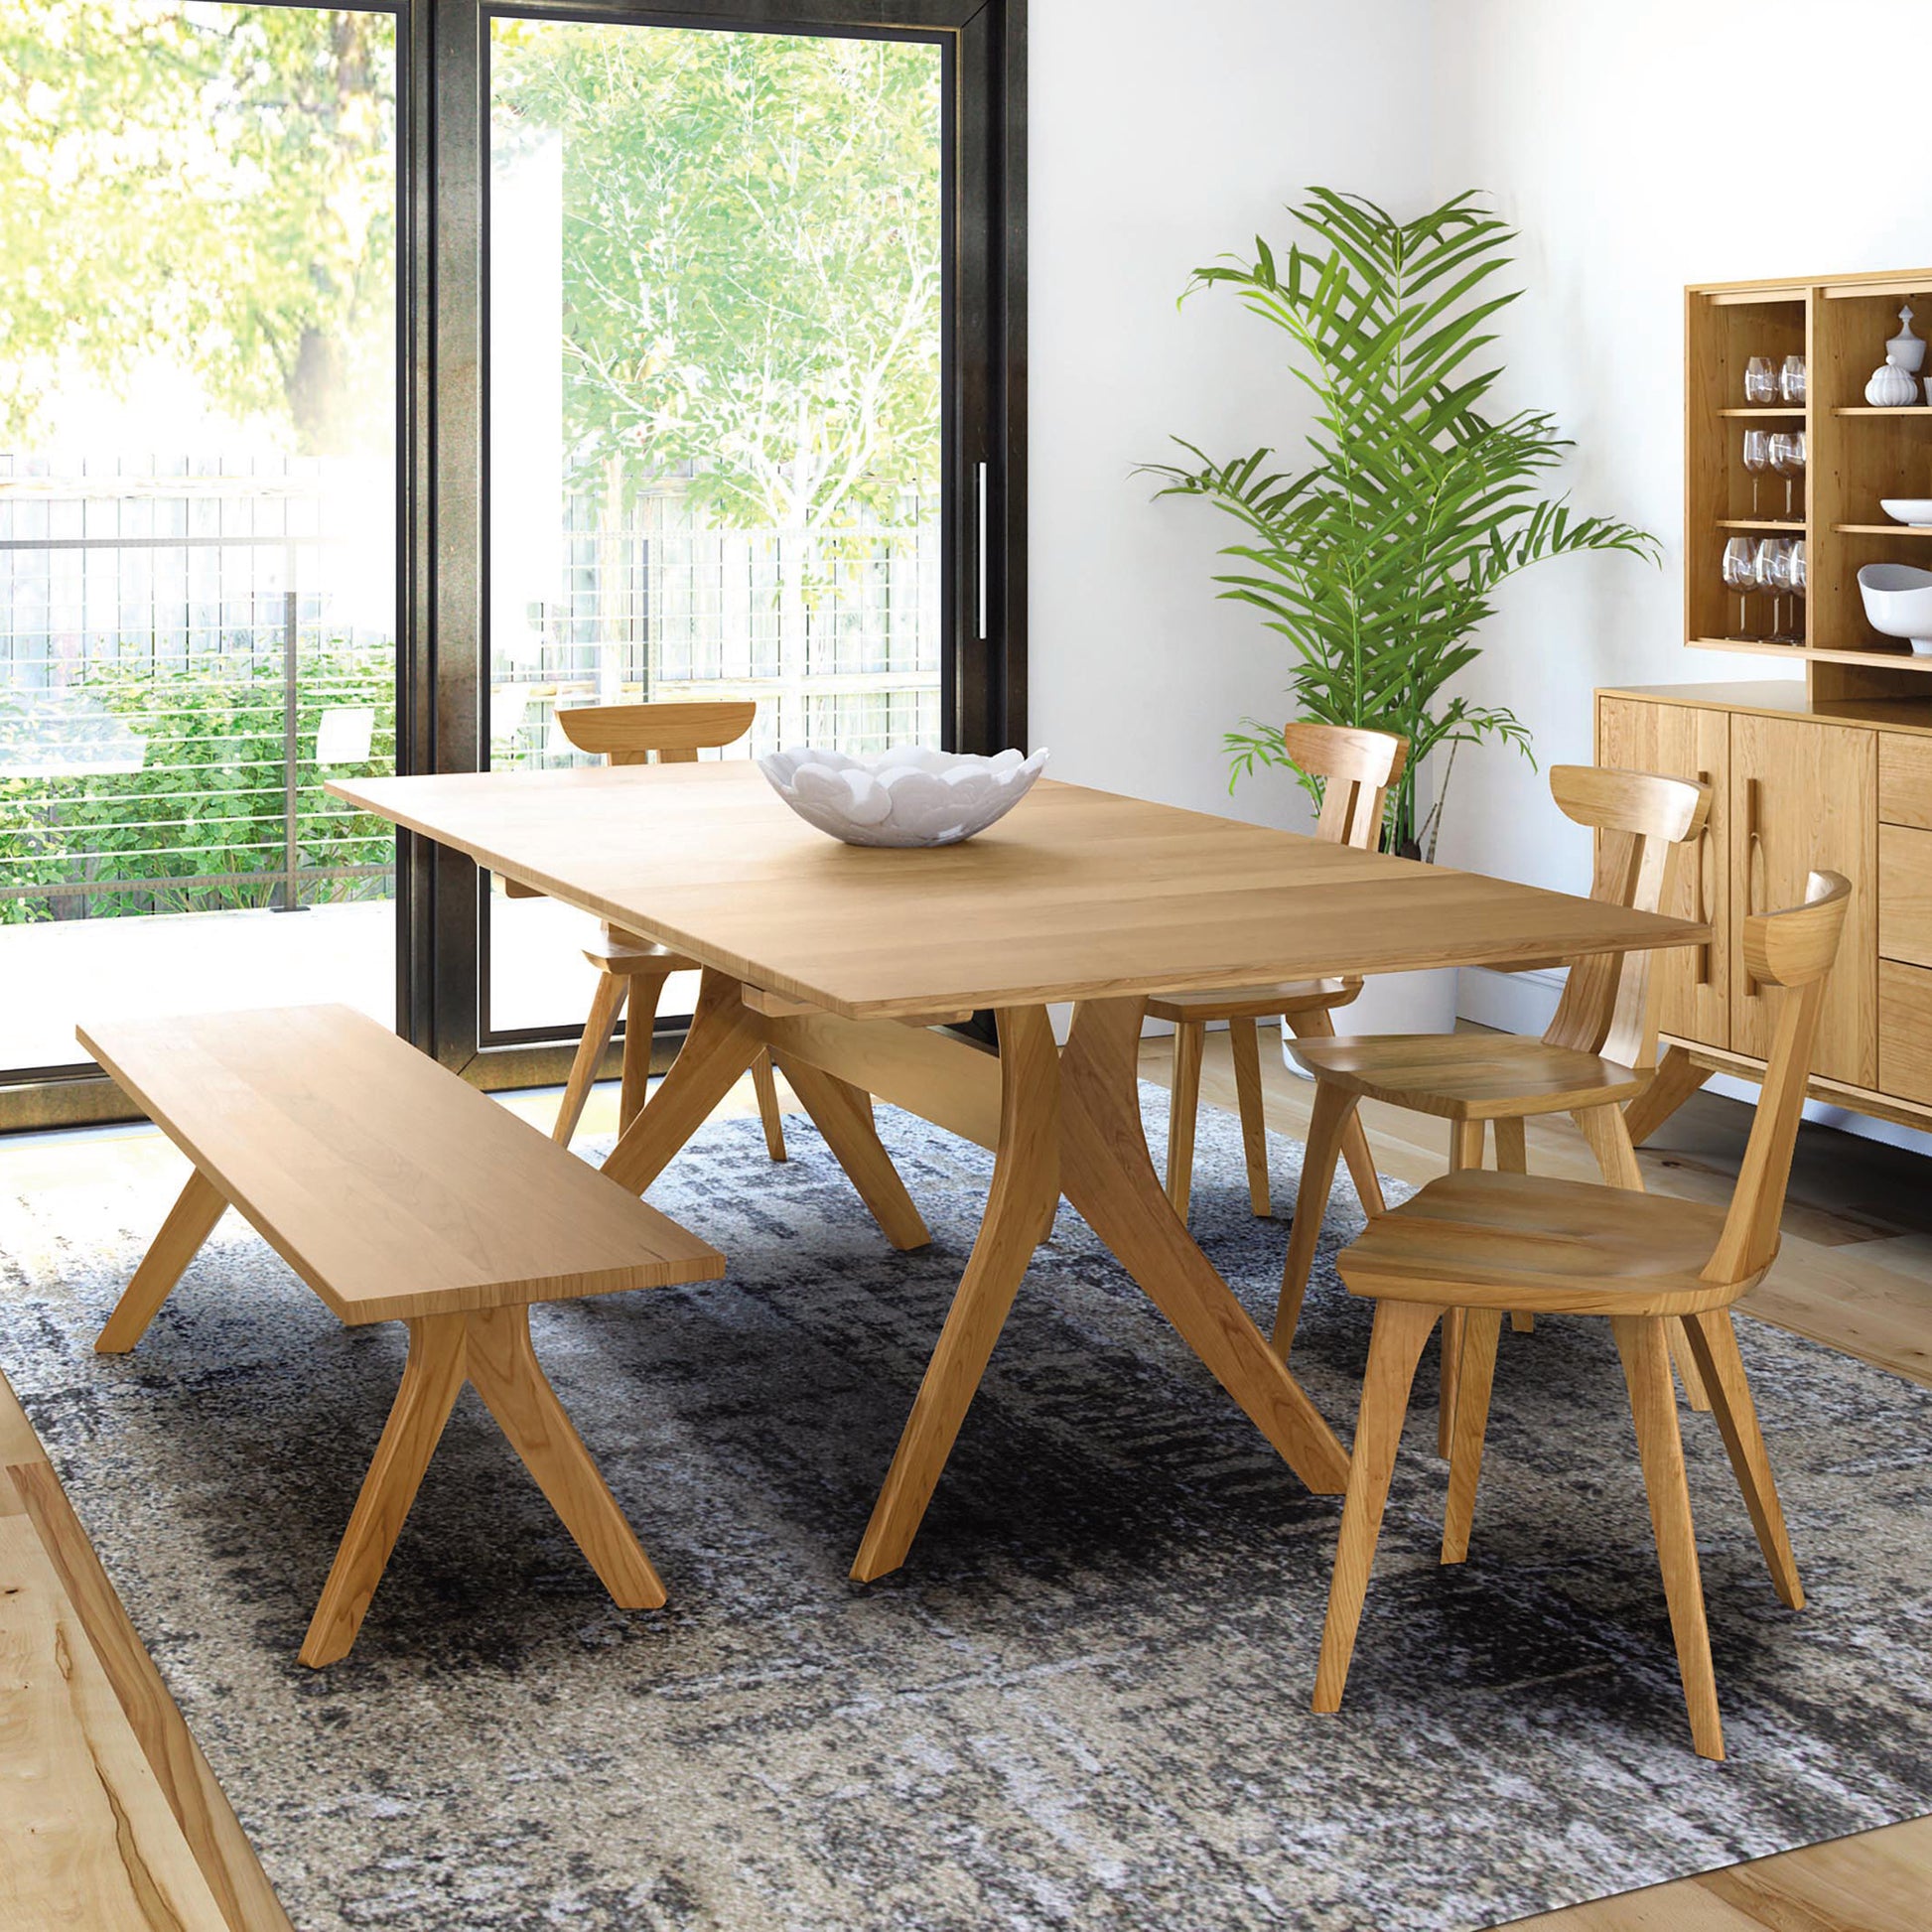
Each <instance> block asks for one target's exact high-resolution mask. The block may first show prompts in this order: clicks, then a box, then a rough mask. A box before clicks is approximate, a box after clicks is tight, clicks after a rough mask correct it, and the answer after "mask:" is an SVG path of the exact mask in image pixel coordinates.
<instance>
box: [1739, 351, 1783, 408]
mask: <svg viewBox="0 0 1932 1932" xmlns="http://www.w3.org/2000/svg"><path fill="white" fill-rule="evenodd" d="M1777 399H1778V375H1777V371H1776V370H1775V369H1774V368H1772V366H1771V358H1770V357H1769V356H1768V355H1753V356H1752V357H1751V359H1750V360H1749V361H1748V362H1746V363H1745V364H1744V400H1745V401H1746V402H1752V403H1766V402H1776V401H1777Z"/></svg>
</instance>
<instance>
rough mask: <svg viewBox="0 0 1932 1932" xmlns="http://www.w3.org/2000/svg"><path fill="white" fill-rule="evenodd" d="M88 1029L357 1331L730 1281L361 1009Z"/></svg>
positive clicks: (153, 1110)
mask: <svg viewBox="0 0 1932 1932" xmlns="http://www.w3.org/2000/svg"><path fill="white" fill-rule="evenodd" d="M76 1033H77V1035H78V1037H79V1039H80V1042H81V1044H82V1045H84V1046H85V1047H86V1048H87V1050H88V1051H89V1052H90V1053H92V1054H93V1056H94V1058H95V1059H97V1060H98V1061H99V1062H100V1063H101V1065H102V1066H104V1067H105V1068H106V1069H107V1071H108V1072H109V1073H111V1074H112V1075H113V1076H114V1078H115V1079H116V1080H117V1081H119V1082H120V1084H121V1086H122V1087H123V1088H124V1089H125V1090H126V1091H127V1093H128V1094H129V1095H130V1096H131V1097H132V1098H133V1099H134V1100H136V1101H137V1102H138V1103H139V1104H140V1106H141V1107H142V1109H143V1111H144V1112H146V1113H147V1115H148V1116H149V1118H150V1119H151V1120H153V1121H154V1122H155V1123H156V1125H157V1126H159V1127H160V1128H162V1130H163V1131H164V1132H165V1133H166V1134H167V1135H168V1136H169V1138H170V1139H171V1140H173V1141H174V1142H175V1144H176V1145H177V1146H178V1147H180V1148H181V1149H182V1151H183V1152H184V1153H185V1154H187V1155H188V1157H189V1159H190V1160H192V1161H193V1162H194V1163H195V1165H196V1166H197V1168H199V1169H200V1170H201V1171H202V1173H204V1174H206V1175H207V1178H208V1179H209V1180H210V1181H212V1182H213V1184H214V1185H215V1186H216V1187H217V1188H218V1189H219V1190H220V1192H221V1193H222V1194H223V1195H224V1196H225V1197H226V1198H227V1199H228V1200H230V1201H232V1202H233V1203H234V1205H235V1206H236V1207H237V1208H239V1209H240V1211H241V1212H242V1213H243V1214H244V1215H245V1216H246V1217H247V1218H248V1220H249V1221H251V1222H252V1223H253V1224H254V1226H255V1227H256V1228H257V1229H258V1230H259V1231H260V1233H261V1234H262V1236H263V1237H264V1238H265V1239H266V1240H267V1241H268V1242H269V1243H270V1245H271V1246H273V1248H274V1249H275V1251H276V1252H277V1253H278V1254H279V1255H280V1256H281V1257H282V1259H283V1260H284V1261H286V1262H287V1263H288V1264H289V1266H290V1267H291V1268H293V1269H294V1270H295V1272H296V1273H297V1274H298V1275H300V1276H301V1277H302V1279H303V1280H304V1281H305V1282H307V1283H308V1285H309V1286H310V1287H311V1288H313V1289H314V1290H315V1292H316V1293H317V1294H318V1295H320V1296H321V1297H322V1299H323V1300H324V1301H325V1302H326V1303H327V1304H328V1305H329V1307H330V1308H331V1309H332V1310H334V1311H335V1312H336V1314H337V1315H339V1316H340V1317H341V1318H342V1320H344V1321H345V1322H347V1323H350V1324H351V1325H360V1324H361V1323H364V1322H370V1321H393V1320H399V1319H406V1318H408V1317H411V1316H415V1315H423V1314H441V1313H449V1312H453V1311H471V1310H479V1309H489V1308H502V1307H508V1306H513V1305H516V1304H520V1303H530V1302H553V1301H567V1300H571V1299H574V1298H576V1297H578V1296H583V1295H601V1294H608V1293H611V1292H612V1291H615V1290H619V1289H631V1288H662V1287H666V1286H669V1285H671V1284H673V1283H678V1282H691V1281H715V1280H717V1279H718V1278H719V1277H720V1276H722V1275H723V1273H724V1269H725V1263H724V1257H723V1256H722V1255H720V1254H719V1253H718V1251H717V1250H716V1249H715V1248H713V1247H711V1246H710V1245H709V1244H708V1243H706V1242H704V1241H701V1240H699V1239H698V1238H697V1236H695V1235H693V1234H690V1233H687V1232H686V1231H685V1230H684V1229H683V1228H681V1227H679V1226H678V1225H677V1223H676V1222H674V1221H672V1220H670V1219H668V1218H667V1217H666V1216H664V1215H662V1214H660V1213H658V1212H657V1211H656V1209H654V1208H652V1207H650V1206H648V1205H646V1204H645V1203H644V1202H643V1201H640V1200H639V1199H637V1197H636V1196H635V1195H634V1194H632V1193H630V1192H628V1191H627V1190H626V1189H624V1188H622V1187H621V1186H619V1185H618V1184H617V1183H616V1182H615V1181H613V1180H610V1179H608V1178H606V1177H605V1176H604V1175H603V1174H601V1173H599V1172H598V1171H597V1170H596V1169H595V1168H592V1167H590V1166H589V1165H588V1164H586V1163H585V1162H583V1161H580V1160H578V1159H577V1158H576V1157H575V1156H573V1155H571V1154H570V1153H568V1152H567V1151H566V1150H564V1149H563V1148H560V1147H557V1146H556V1145H555V1144H554V1143H552V1142H551V1141H549V1140H548V1139H546V1138H545V1137H544V1136H543V1135H541V1134H539V1133H537V1132H536V1131H535V1130H534V1129H533V1128H531V1127H530V1126H528V1125H527V1123H525V1122H523V1121H520V1120H518V1119H517V1118H516V1117H515V1116H514V1115H513V1114H511V1113H509V1112H507V1111H506V1110H505V1109H504V1108H502V1107H499V1106H497V1105H496V1104H495V1102H493V1101H492V1100H490V1099H489V1098H488V1097H487V1096H486V1095H484V1094H483V1093H480V1092H479V1091H477V1090H476V1089H475V1088H474V1087H471V1086H469V1085H468V1084H467V1083H466V1082H464V1081H462V1080H460V1079H457V1078H454V1077H453V1076H452V1075H451V1074H450V1073H449V1072H448V1071H447V1070H446V1069H445V1068H443V1067H441V1066H439V1065H438V1064H437V1063H436V1062H435V1061H434V1060H432V1059H430V1058H429V1057H428V1056H427V1055H426V1054H423V1053H420V1052H418V1051H417V1050H416V1049H415V1048H414V1047H413V1046H411V1045H409V1044H408V1043H407V1042H406V1041H404V1040H401V1039H399V1038H397V1037H396V1035H394V1034H392V1033H390V1032H389V1031H388V1030H387V1029H385V1028H383V1027H381V1026H379V1025H377V1023H376V1022H375V1021H373V1020H371V1019H369V1018H368V1017H367V1016H366V1015H364V1014H360V1013H357V1012H355V1011H353V1010H352V1009H351V1008H348V1007H342V1006H318V1007H293V1008H291V1007H281V1008H273V1009H267V1010H263V1011H260V1012H238V1013H216V1014H206V1015H196V1016H191V1017H188V1018H169V1019H123V1020H112V1021H103V1022H101V1023H99V1024H98V1025H94V1026H88V1027H81V1028H78V1029H76ZM197 1245H198V1244H197Z"/></svg>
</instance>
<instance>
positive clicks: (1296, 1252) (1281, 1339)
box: [1274, 1080, 1356, 1361]
mask: <svg viewBox="0 0 1932 1932" xmlns="http://www.w3.org/2000/svg"><path fill="white" fill-rule="evenodd" d="M1355 1106H1356V1096H1355V1095H1354V1094H1352V1093H1344V1092H1343V1091H1342V1090H1341V1089H1340V1088H1339V1087H1336V1086H1331V1085H1330V1084H1329V1083H1328V1082H1327V1081H1326V1080H1317V1081H1316V1082H1315V1085H1314V1111H1313V1113H1312V1114H1311V1116H1310V1119H1309V1141H1308V1146H1307V1147H1306V1148H1304V1149H1303V1150H1302V1185H1301V1189H1300V1191H1299V1192H1298V1193H1297V1194H1296V1196H1295V1225H1294V1226H1293V1228H1291V1229H1290V1231H1289V1237H1288V1259H1287V1260H1286V1261H1285V1262H1284V1263H1283V1264H1282V1293H1281V1300H1280V1301H1279V1302H1278V1303H1277V1304H1276V1306H1275V1334H1274V1347H1275V1353H1276V1354H1277V1355H1279V1356H1280V1357H1281V1358H1282V1360H1283V1361H1287V1360H1288V1352H1289V1350H1290V1349H1291V1348H1292V1347H1293V1346H1294V1345H1295V1329H1296V1324H1297V1323H1298V1322H1300V1320H1301V1319H1302V1298H1303V1297H1304V1296H1305V1295H1307V1294H1308V1292H1309V1271H1310V1270H1311V1268H1312V1267H1313V1266H1314V1250H1315V1244H1316V1243H1317V1242H1318V1241H1319V1240H1320V1239H1321V1217H1322V1214H1323V1213H1324V1212H1325V1211H1326V1209H1327V1206H1328V1190H1329V1188H1330V1187H1332V1186H1333V1185H1334V1179H1335V1163H1336V1161H1337V1160H1338V1159H1340V1156H1341V1141H1342V1134H1343V1131H1344V1130H1345V1129H1346V1128H1347V1127H1348V1126H1349V1125H1350V1123H1351V1122H1352V1121H1353V1120H1354V1118H1355Z"/></svg>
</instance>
